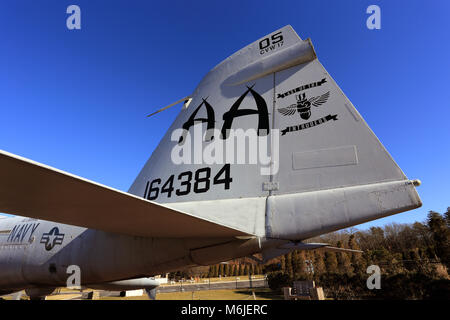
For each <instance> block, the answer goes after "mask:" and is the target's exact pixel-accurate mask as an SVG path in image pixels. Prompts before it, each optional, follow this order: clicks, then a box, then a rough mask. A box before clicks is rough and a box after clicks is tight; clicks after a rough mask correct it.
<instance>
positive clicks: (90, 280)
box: [0, 217, 258, 294]
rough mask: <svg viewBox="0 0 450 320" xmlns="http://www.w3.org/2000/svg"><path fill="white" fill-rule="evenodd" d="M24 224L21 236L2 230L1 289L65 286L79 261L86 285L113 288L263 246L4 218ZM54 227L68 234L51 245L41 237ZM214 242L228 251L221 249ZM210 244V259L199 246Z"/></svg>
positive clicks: (4, 225)
mask: <svg viewBox="0 0 450 320" xmlns="http://www.w3.org/2000/svg"><path fill="white" fill-rule="evenodd" d="M22 226H23V229H22V232H20V233H16V235H17V237H14V238H9V239H8V235H7V234H3V235H1V236H0V294H7V293H10V292H15V291H19V290H23V289H27V288H43V289H44V290H45V288H48V287H50V288H55V287H60V286H66V281H67V278H68V276H69V274H68V273H67V272H66V271H67V268H68V267H69V266H70V265H77V266H79V267H80V269H81V283H82V284H83V286H86V287H92V288H104V289H111V287H112V285H110V284H109V282H111V281H117V280H122V279H131V278H133V279H134V278H142V277H149V276H153V275H156V274H161V273H165V272H169V271H171V270H177V269H180V268H186V267H189V266H194V265H198V264H205V262H206V263H209V262H211V263H213V262H220V261H225V260H229V259H232V258H234V257H237V256H246V255H249V254H253V253H255V252H257V251H258V242H257V241H255V240H254V239H252V240H236V239H235V240H233V239H152V238H146V237H136V236H134V237H133V236H127V235H119V234H113V233H106V232H103V231H100V230H93V229H86V228H80V227H76V226H70V225H65V224H59V223H54V222H50V221H44V220H37V219H30V218H23V217H13V218H7V219H2V220H0V230H13V229H14V227H16V230H20V228H22ZM54 227H57V228H58V229H59V234H64V240H63V241H62V243H61V244H57V245H55V246H54V247H53V248H51V249H50V250H47V249H46V247H45V243H41V240H42V239H43V236H44V234H45V233H49V231H51V230H52V229H53V228H54ZM223 244H225V245H223ZM215 245H222V246H224V247H225V248H226V249H227V250H228V252H227V250H225V251H221V252H218V251H217V247H215ZM208 246H212V247H211V248H210V250H207V251H208V254H207V255H208V261H205V260H201V259H202V257H203V254H202V252H200V254H197V256H196V255H195V249H198V248H202V250H205V247H208ZM193 251H194V252H193ZM193 256H195V257H197V258H198V259H200V260H195V258H194V257H193ZM90 284H92V285H91V286H90ZM102 284H104V285H103V286H102ZM121 290H123V287H122V288H121Z"/></svg>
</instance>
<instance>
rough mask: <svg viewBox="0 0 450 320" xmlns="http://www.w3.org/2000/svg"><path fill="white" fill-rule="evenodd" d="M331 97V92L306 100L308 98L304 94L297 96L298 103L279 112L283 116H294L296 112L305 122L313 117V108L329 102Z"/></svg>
mask: <svg viewBox="0 0 450 320" xmlns="http://www.w3.org/2000/svg"><path fill="white" fill-rule="evenodd" d="M329 97H330V91H327V92H326V93H324V94H322V95H320V96H316V97H312V98H309V99H308V100H306V96H305V94H304V93H301V94H299V95H297V96H296V98H297V103H296V104H291V105H290V106H289V107H286V108H280V109H278V112H279V113H281V114H282V115H283V116H292V115H294V114H295V113H296V112H298V113H299V114H300V118H302V119H304V120H308V119H309V117H311V106H314V107H318V106H321V105H322V104H324V103H325V102H327V100H328V98H329Z"/></svg>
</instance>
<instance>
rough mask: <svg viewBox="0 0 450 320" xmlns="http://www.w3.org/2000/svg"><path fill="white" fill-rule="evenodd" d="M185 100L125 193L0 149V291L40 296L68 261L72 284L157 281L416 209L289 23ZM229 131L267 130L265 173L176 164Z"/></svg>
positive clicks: (408, 184) (409, 185) (409, 189)
mask: <svg viewBox="0 0 450 320" xmlns="http://www.w3.org/2000/svg"><path fill="white" fill-rule="evenodd" d="M185 100H186V102H185V103H184V104H183V107H182V108H181V110H180V112H179V114H178V116H177V118H176V119H175V121H174V122H173V124H172V125H171V127H170V128H169V130H168V131H167V133H166V134H165V136H164V137H163V139H162V141H161V142H160V144H159V145H158V147H157V148H156V149H155V150H154V152H153V154H152V155H151V157H150V159H149V160H148V162H147V163H146V164H145V166H144V167H143V169H142V171H141V172H140V173H139V175H138V176H137V178H136V180H135V181H134V183H133V184H132V186H131V187H130V189H129V190H128V193H126V192H122V191H119V190H115V189H112V188H109V187H106V186H104V185H101V184H98V183H95V182H92V181H88V180H86V179H83V178H80V177H77V176H74V175H71V174H69V173H66V172H62V171H60V170H57V169H54V168H51V167H48V166H46V165H43V164H39V163H36V162H33V161H31V160H27V159H24V158H21V157H19V156H16V155H13V154H10V153H7V152H3V151H1V152H0V212H6V213H10V214H13V215H17V216H16V217H12V218H4V219H0V294H7V293H10V292H16V291H20V290H26V292H27V294H28V295H30V297H31V298H39V297H42V296H45V295H47V294H49V293H51V292H52V291H53V290H54V289H55V288H57V287H61V286H65V285H66V280H67V278H68V276H69V274H68V273H67V269H68V268H69V266H72V265H76V266H78V267H79V269H80V275H81V284H82V286H86V287H92V288H99V289H102V288H104V289H114V288H120V290H124V289H126V288H129V289H132V288H147V289H153V288H155V287H156V286H157V283H156V282H155V281H153V282H152V281H151V280H148V279H151V278H149V277H151V276H153V275H156V274H162V273H166V272H169V271H172V270H179V269H182V268H187V267H191V266H198V265H210V264H216V263H219V262H222V261H227V260H230V259H234V258H238V257H252V256H254V255H255V254H261V256H262V261H267V260H268V259H271V258H273V257H276V256H279V255H282V254H285V253H288V252H289V251H291V250H299V249H305V250H308V249H317V248H325V249H332V248H329V246H328V245H327V244H324V243H307V242H305V240H307V239H309V238H312V237H315V236H318V235H321V234H325V233H328V232H331V231H335V230H339V229H342V228H347V227H350V226H353V225H357V224H360V223H363V222H367V221H371V220H374V219H378V218H382V217H385V216H388V215H392V214H396V213H399V212H403V211H407V210H412V209H415V208H418V207H420V206H421V200H420V198H419V196H418V194H417V192H416V188H415V187H416V186H417V185H419V181H418V180H413V181H412V180H409V179H408V178H407V177H406V175H405V174H404V173H403V172H402V170H401V169H400V168H399V167H398V166H397V164H396V163H395V162H394V160H393V159H392V157H391V156H390V155H389V153H388V152H387V151H386V149H385V148H384V147H383V145H382V144H381V143H380V141H379V140H378V139H377V137H376V136H375V134H374V133H373V132H372V131H371V130H370V128H369V127H368V125H367V124H366V122H365V121H364V120H363V118H362V117H361V115H360V114H359V113H358V111H356V109H355V107H354V106H353V104H352V103H351V102H350V101H349V100H348V99H347V97H346V96H345V95H344V93H343V92H342V91H341V90H340V88H339V87H338V85H337V84H336V82H335V81H334V80H333V79H332V78H331V76H330V75H329V74H328V72H327V71H326V70H325V69H324V67H323V66H322V64H321V63H320V62H319V60H318V59H317V56H316V52H315V50H314V48H313V46H312V43H311V41H310V40H309V39H307V40H302V39H300V38H299V36H298V35H297V34H296V33H295V31H294V30H293V29H292V27H291V26H286V27H284V28H282V29H279V30H277V31H275V32H273V33H271V34H269V35H267V36H265V37H263V38H261V39H259V40H258V41H256V42H254V43H252V44H250V45H248V46H247V47H245V48H243V49H242V50H240V51H238V52H236V53H235V54H233V55H232V56H230V57H229V58H227V59H226V60H224V61H223V62H222V63H220V64H219V65H217V66H216V67H215V68H214V69H212V70H211V71H210V72H209V73H208V74H207V75H206V76H205V77H204V78H203V79H202V81H201V82H200V84H199V85H198V87H197V88H196V89H195V91H194V92H193V93H192V94H191V95H189V96H188V97H186V98H183V99H182V100H180V101H185ZM180 101H177V102H180ZM172 105H173V104H172ZM172 105H170V106H172ZM166 108H167V107H166ZM237 129H241V130H242V131H244V132H247V131H248V130H250V131H251V130H253V131H254V132H256V133H257V136H256V139H257V140H262V139H263V138H267V137H268V136H269V137H270V139H269V140H266V141H268V145H269V151H271V158H270V165H269V166H268V170H266V172H265V173H262V172H263V170H262V169H264V168H263V167H264V164H262V163H256V164H255V163H246V162H245V161H244V162H241V163H239V162H238V161H231V160H230V161H226V162H220V161H213V162H212V163H211V162H208V163H206V162H205V161H193V162H192V163H188V162H182V163H177V161H174V150H181V149H180V148H186V149H184V152H181V154H182V155H181V156H180V157H184V156H186V155H189V153H190V151H192V154H191V155H193V156H194V157H195V155H196V154H197V153H196V152H198V149H195V146H194V144H189V139H188V138H189V135H191V134H193V133H194V131H195V130H201V132H202V133H205V132H211V131H210V130H213V131H212V132H214V134H210V135H206V134H204V135H203V136H202V137H203V138H202V141H201V143H202V145H205V146H206V148H207V147H208V145H209V144H212V143H218V142H222V143H226V142H229V140H231V139H232V137H233V135H231V134H230V132H232V131H233V130H237ZM177 130H182V131H180V132H182V133H181V134H178V135H176V134H175V133H176V132H177ZM214 130H216V131H214ZM250 131H248V132H250ZM177 148H179V149H177ZM190 148H191V149H190ZM233 148H234V149H231V150H232V151H233V150H234V151H236V152H238V151H239V150H238V147H237V146H234V147H233ZM196 150H197V151H196ZM200 152H201V149H200ZM227 152H230V151H229V150H227ZM241 152H242V151H241ZM244 153H245V151H244ZM275 153H277V154H278V155H279V157H275V156H274V154H275ZM175 155H176V152H175ZM231 158H232V157H230V159H231ZM146 280H148V281H146Z"/></svg>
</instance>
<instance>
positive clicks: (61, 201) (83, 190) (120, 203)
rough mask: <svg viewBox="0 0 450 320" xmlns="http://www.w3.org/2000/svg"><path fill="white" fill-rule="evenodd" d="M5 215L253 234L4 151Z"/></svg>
mask: <svg viewBox="0 0 450 320" xmlns="http://www.w3.org/2000/svg"><path fill="white" fill-rule="evenodd" d="M0 212H6V213H10V214H16V215H21V216H25V217H31V218H38V219H43V220H50V221H55V222H60V223H65V224H71V225H75V226H80V227H86V228H93V229H98V230H103V231H108V232H115V233H122V234H128V235H136V236H148V237H165V238H182V237H183V238H184V237H221V238H222V237H234V236H245V235H248V234H247V233H245V232H242V231H239V230H236V229H233V228H229V227H226V226H224V225H220V224H216V223H213V222H210V221H208V220H206V219H202V218H197V217H194V216H191V215H189V214H186V213H183V212H180V211H177V210H174V209H170V208H167V207H165V206H163V205H160V204H158V203H155V202H151V201H148V200H145V199H142V198H140V197H137V196H134V195H131V194H128V193H125V192H122V191H118V190H115V189H112V188H108V187H106V186H103V185H100V184H97V183H94V182H91V181H88V180H86V179H83V178H80V177H77V176H74V175H71V174H68V173H66V172H63V171H59V170H56V169H53V168H51V167H48V166H45V165H42V164H39V163H36V162H33V161H30V160H27V159H24V158H21V157H18V156H16V155H12V154H10V153H7V152H4V151H1V150H0Z"/></svg>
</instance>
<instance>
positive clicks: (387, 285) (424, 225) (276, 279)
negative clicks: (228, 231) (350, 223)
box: [169, 208, 450, 299]
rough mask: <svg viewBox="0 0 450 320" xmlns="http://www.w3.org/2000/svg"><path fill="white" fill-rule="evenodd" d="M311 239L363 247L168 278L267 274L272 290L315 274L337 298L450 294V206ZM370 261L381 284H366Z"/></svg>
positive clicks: (239, 263) (294, 255) (200, 270)
mask: <svg viewBox="0 0 450 320" xmlns="http://www.w3.org/2000/svg"><path fill="white" fill-rule="evenodd" d="M308 242H322V243H328V244H330V245H331V246H336V247H339V248H348V249H355V250H362V251H363V253H349V252H333V251H325V250H322V249H318V250H310V251H300V250H296V251H291V252H288V253H286V254H284V255H282V256H279V257H277V258H275V259H272V260H270V261H268V262H267V263H266V264H264V265H261V264H256V263H255V262H253V260H250V259H248V258H242V259H236V260H232V261H230V262H228V263H220V264H216V265H211V266H209V267H195V268H191V269H188V270H184V271H178V272H173V273H171V274H170V275H169V278H175V279H181V278H192V277H198V278H207V277H210V278H211V277H219V276H222V277H225V276H248V275H249V274H254V275H257V274H266V275H267V277H268V280H269V286H270V287H271V288H272V289H273V290H280V288H281V287H283V286H292V282H293V281H295V280H314V281H315V282H316V285H318V286H322V287H323V288H324V291H325V294H326V296H327V297H330V298H334V299H361V298H363V299H385V298H390V299H427V298H429V299H434V298H443V299H449V298H450V277H449V275H448V270H449V267H450V208H448V209H447V211H446V212H444V213H443V214H440V213H438V212H435V211H429V213H428V216H427V220H426V221H424V222H415V223H412V224H396V223H392V224H388V225H385V226H384V227H371V228H370V229H368V230H357V229H355V228H350V229H346V230H343V231H338V232H333V233H330V234H326V235H323V236H320V237H316V238H313V239H308ZM370 265H377V266H379V267H380V269H381V289H380V290H376V289H374V290H369V289H368V288H367V285H366V281H367V278H368V277H369V275H370V274H368V273H367V272H366V271H367V267H368V266H370Z"/></svg>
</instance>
